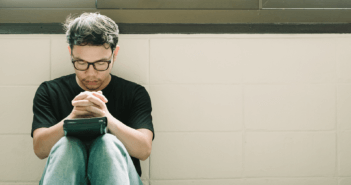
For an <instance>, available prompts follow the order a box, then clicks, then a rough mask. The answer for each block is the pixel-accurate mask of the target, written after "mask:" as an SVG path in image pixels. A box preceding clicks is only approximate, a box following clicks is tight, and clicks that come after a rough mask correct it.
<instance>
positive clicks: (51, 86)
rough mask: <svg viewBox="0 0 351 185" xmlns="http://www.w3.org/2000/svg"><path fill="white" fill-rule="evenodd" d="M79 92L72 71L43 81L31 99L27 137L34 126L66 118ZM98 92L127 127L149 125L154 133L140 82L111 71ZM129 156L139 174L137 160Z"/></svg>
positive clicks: (46, 125) (81, 90)
mask: <svg viewBox="0 0 351 185" xmlns="http://www.w3.org/2000/svg"><path fill="white" fill-rule="evenodd" d="M81 92H84V90H83V89H82V88H81V87H80V86H79V85H78V84H77V81H76V74H75V73H74V74H70V75H67V76H63V77H60V78H56V79H54V80H51V81H45V82H43V83H42V84H41V85H40V86H39V87H38V89H37V91H36V93H35V97H34V100H33V113H34V116H33V123H32V132H31V137H33V132H34V130H35V129H37V128H41V127H46V128H48V127H51V126H53V125H55V124H57V123H59V122H60V121H61V120H63V119H64V118H66V117H67V116H68V115H69V114H70V113H71V112H72V110H73V106H72V103H71V102H72V100H73V99H74V98H75V97H76V96H77V95H78V94H79V93H81ZM102 94H103V95H104V96H105V97H106V98H107V100H108V102H107V103H106V106H107V109H108V110H109V112H110V113H111V115H112V116H113V117H115V118H116V119H118V120H119V121H121V122H122V123H124V124H125V125H127V126H129V127H131V128H134V129H140V128H145V129H149V130H151V131H152V132H153V134H154V137H155V133H154V128H153V124H152V116H151V110H152V108H151V100H150V97H149V94H148V93H147V91H146V89H145V88H144V87H143V86H141V85H139V84H136V83H134V82H130V81H127V80H125V79H122V78H120V77H117V76H114V75H112V74H111V81H110V83H109V84H108V85H107V86H106V87H105V88H104V89H103V90H102ZM154 137H153V139H154ZM131 158H132V160H133V163H134V166H135V168H136V170H137V172H138V174H139V176H141V168H140V160H139V159H137V158H135V157H131Z"/></svg>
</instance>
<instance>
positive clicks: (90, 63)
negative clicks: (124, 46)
mask: <svg viewBox="0 0 351 185" xmlns="http://www.w3.org/2000/svg"><path fill="white" fill-rule="evenodd" d="M112 60H113V52H112V55H111V60H109V61H96V62H86V63H87V64H88V66H87V68H86V69H85V70H80V69H77V68H76V66H75V65H74V63H75V62H78V61H82V60H75V61H73V56H72V51H71V62H72V64H73V67H74V69H76V70H78V71H86V70H88V69H89V67H90V65H93V68H94V69H95V70H96V71H106V70H107V69H108V68H109V67H110V63H111V61H112ZM98 62H107V68H106V69H105V70H97V69H96V68H95V63H98Z"/></svg>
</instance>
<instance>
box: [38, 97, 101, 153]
mask: <svg viewBox="0 0 351 185" xmlns="http://www.w3.org/2000/svg"><path fill="white" fill-rule="evenodd" d="M78 100H81V99H80V98H79V95H78V96H76V97H75V98H74V99H73V101H78ZM73 101H72V102H73ZM101 101H103V102H106V101H107V100H105V99H102V100H101ZM91 105H93V104H92V103H91V102H88V101H87V100H82V101H81V104H80V106H81V107H77V106H74V108H73V110H72V112H71V114H70V115H68V116H67V117H66V118H65V119H73V118H80V117H91V112H88V111H84V110H82V108H84V107H86V106H91ZM46 110H47V109H46ZM65 119H63V120H61V121H60V122H59V123H57V124H55V125H53V126H51V127H49V128H38V129H35V130H34V132H33V149H34V153H35V155H37V156H38V157H39V158H40V159H45V158H47V157H48V156H49V154H50V151H51V148H52V147H53V146H54V145H55V144H56V143H57V141H59V140H60V139H61V138H62V137H63V136H64V131H63V122H64V120H65Z"/></svg>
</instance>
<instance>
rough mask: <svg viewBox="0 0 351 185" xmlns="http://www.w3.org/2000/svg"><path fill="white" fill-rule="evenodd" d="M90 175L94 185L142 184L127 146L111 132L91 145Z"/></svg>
mask: <svg viewBox="0 0 351 185" xmlns="http://www.w3.org/2000/svg"><path fill="white" fill-rule="evenodd" d="M88 177H89V179H90V182H91V184H92V185H94V184H110V185H114V184H118V185H125V184H132V185H142V182H141V180H140V177H139V175H138V173H137V171H136V169H135V167H134V164H133V161H132V159H131V158H130V156H129V154H128V152H127V150H126V148H125V147H124V145H123V144H122V142H121V141H119V140H118V139H117V137H116V136H114V135H112V134H109V133H107V134H104V135H102V136H99V137H98V138H97V139H96V140H95V141H94V142H93V143H92V144H91V146H90V152H89V161H88Z"/></svg>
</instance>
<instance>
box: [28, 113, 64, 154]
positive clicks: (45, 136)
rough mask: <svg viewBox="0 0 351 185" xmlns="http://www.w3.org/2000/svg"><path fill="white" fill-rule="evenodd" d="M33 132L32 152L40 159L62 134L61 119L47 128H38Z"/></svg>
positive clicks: (48, 152) (48, 151)
mask: <svg viewBox="0 0 351 185" xmlns="http://www.w3.org/2000/svg"><path fill="white" fill-rule="evenodd" d="M35 132H36V134H35V137H33V147H34V153H35V154H36V155H37V156H38V157H39V158H40V159H45V158H46V157H48V156H49V154H50V151H51V148H52V147H53V146H54V145H55V144H56V143H57V141H59V140H60V139H61V138H62V137H63V136H64V132H63V120H62V121H60V122H59V123H57V124H56V125H54V126H52V127H49V128H38V129H36V130H35Z"/></svg>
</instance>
